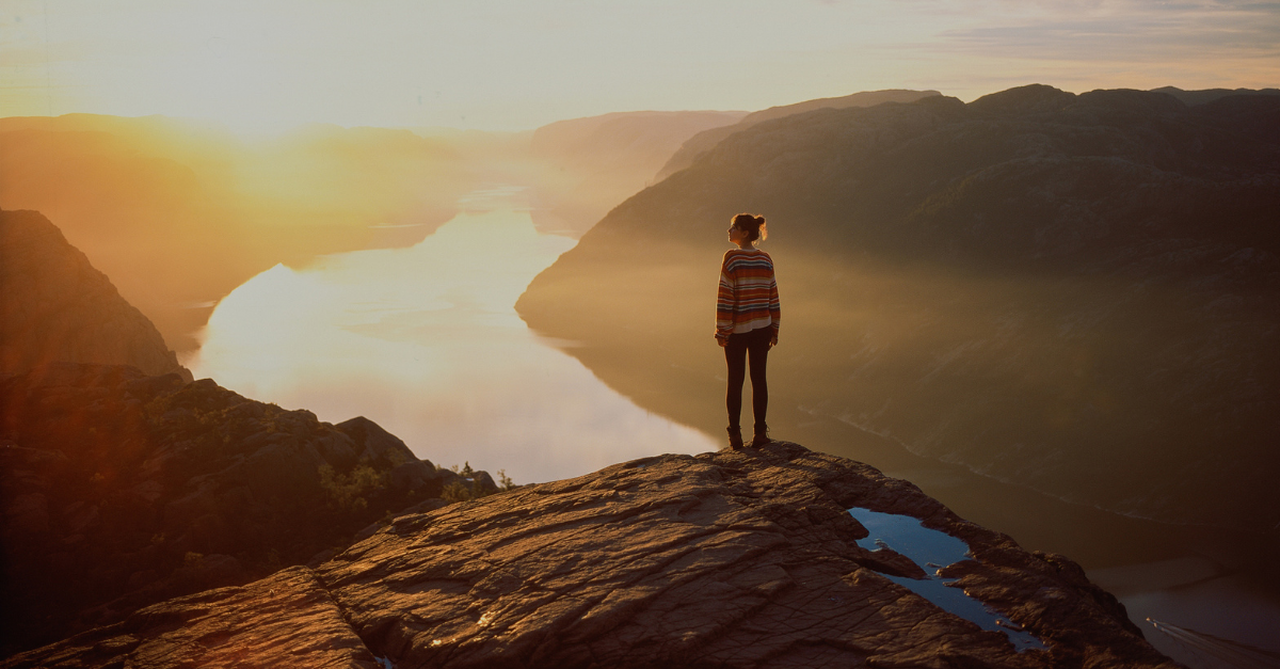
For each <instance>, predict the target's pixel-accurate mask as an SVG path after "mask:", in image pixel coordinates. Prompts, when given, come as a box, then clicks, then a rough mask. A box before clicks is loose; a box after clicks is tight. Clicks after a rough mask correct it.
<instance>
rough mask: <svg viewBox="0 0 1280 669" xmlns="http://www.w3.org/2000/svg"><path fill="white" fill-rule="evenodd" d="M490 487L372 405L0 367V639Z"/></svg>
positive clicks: (133, 603)
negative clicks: (285, 403) (410, 438)
mask: <svg viewBox="0 0 1280 669" xmlns="http://www.w3.org/2000/svg"><path fill="white" fill-rule="evenodd" d="M495 489H496V486H494V484H493V481H492V479H491V478H490V477H489V476H488V474H485V473H483V472H476V473H473V474H472V475H471V476H470V477H467V478H464V477H462V476H460V475H458V474H455V473H453V472H451V471H449V470H441V469H438V468H437V467H435V466H434V465H432V464H431V463H430V462H428V461H425V460H419V459H418V458H417V457H415V456H414V454H413V452H412V451H410V450H409V449H408V448H407V447H406V446H405V445H404V443H403V442H401V441H400V440H399V439H397V438H396V437H394V436H392V435H391V434H388V433H387V432H386V431H384V430H383V429H382V428H380V427H378V426H377V425H376V424H375V423H373V422H372V421H369V420H367V419H364V418H353V419H351V420H349V421H346V422H344V423H340V424H338V425H331V424H329V423H323V422H320V421H318V420H317V419H316V417H315V416H314V415H313V414H311V413H310V412H308V411H286V410H284V409H281V408H280V407H277V406H275V405H271V404H264V403H261V402H255V401H252V400H248V399H245V398H244V397H241V396H239V395H237V394H236V393H233V392H231V391H229V390H226V389H224V388H220V387H219V386H217V385H216V384H215V383H214V382H213V381H211V380H209V379H204V380H200V381H195V382H192V383H185V382H184V381H183V380H182V379H181V378H180V377H179V376H178V375H177V374H169V375H166V376H146V375H144V374H142V373H141V372H139V371H137V370H136V369H134V368H131V367H121V366H101V365H82V364H55V365H48V366H45V367H41V368H38V369H36V370H33V371H30V372H27V373H25V374H22V375H19V376H13V377H9V378H5V379H0V509H2V510H3V525H2V526H0V543H2V545H3V556H2V558H3V562H4V565H5V568H4V571H3V590H4V593H5V594H4V599H5V603H4V607H3V613H2V614H0V615H2V616H3V620H2V621H0V622H3V625H2V627H3V632H2V633H0V639H2V643H0V651H11V650H14V649H17V648H29V647H32V646H35V645H39V644H42V643H48V642H50V641H54V640H56V639H59V638H62V637H64V636H66V635H67V634H69V633H71V632H73V631H76V630H80V629H85V628H87V627H90V626H94V625H99V624H104V623H110V622H114V621H117V620H119V619H121V618H123V617H125V616H127V615H129V614H130V613H131V612H133V611H135V610H137V609H138V608H140V607H143V606H146V605H149V604H152V603H155V602H157V601H161V600H164V599H168V598H171V597H174V596H177V595H182V594H188V593H193V592H199V591H201V590H205V589H208V588H211V587H217V586H226V585H237V584H242V583H246V582H249V581H251V580H253V579H256V578H260V577H262V576H265V575H267V574H270V573H272V572H274V571H276V570H278V569H280V568H281V567H283V566H287V565H296V564H303V563H307V562H309V561H312V560H323V559H327V558H328V557H329V556H332V555H333V554H334V552H335V551H337V550H341V549H343V548H344V547H346V546H347V545H349V544H350V543H351V542H352V540H353V538H354V536H355V535H357V533H359V532H360V531H361V530H362V529H365V528H367V531H369V532H371V531H373V529H376V525H372V524H374V523H377V522H379V521H383V520H385V519H386V518H388V517H389V514H391V513H392V512H399V511H401V510H403V509H405V508H406V507H410V506H413V505H419V504H420V505H425V506H423V507H422V508H434V507H436V506H441V505H444V504H445V503H446V501H445V500H444V499H442V497H444V498H449V499H455V500H456V499H466V498H470V497H473V496H475V495H476V494H485V493H488V492H492V491H494V490H495Z"/></svg>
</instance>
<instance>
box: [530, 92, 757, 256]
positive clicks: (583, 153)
mask: <svg viewBox="0 0 1280 669" xmlns="http://www.w3.org/2000/svg"><path fill="white" fill-rule="evenodd" d="M745 115H746V112H732V111H730V112H723V111H682V112H655V111H643V112H620V113H614V114H604V115H603V116H592V117H588V118H579V119H572V120H568V121H558V122H556V123H552V124H550V125H545V126H542V127H541V128H538V129H537V130H536V131H534V133H533V137H532V140H531V144H530V154H531V158H532V160H533V161H534V162H535V165H536V168H537V169H536V171H534V172H532V173H531V175H530V176H531V177H532V178H533V179H534V181H535V184H536V185H535V191H534V192H535V194H536V198H537V201H536V203H535V207H534V210H533V212H532V213H533V220H534V223H535V224H536V225H537V226H538V228H539V229H540V230H543V231H549V232H559V233H563V234H568V235H570V236H573V237H577V236H579V235H581V234H582V233H584V232H586V231H587V230H588V229H590V228H591V226H593V225H595V224H596V223H597V222H598V221H599V220H600V219H601V218H603V217H604V215H605V214H607V213H609V210H610V209H612V208H614V207H615V206H617V205H618V204H620V203H621V202H622V201H623V200H625V199H627V198H629V197H631V196H632V195H635V194H636V193H638V192H639V191H640V190H642V189H643V188H644V187H645V186H648V185H649V184H650V183H651V182H652V180H653V175H654V174H655V173H656V172H657V171H658V169H659V168H661V167H662V165H663V164H665V163H666V162H667V160H668V159H669V158H670V157H671V154H673V153H675V151H676V150H677V149H679V148H680V145H681V144H683V143H684V141H685V140H687V139H689V138H690V137H691V136H694V135H695V134H696V133H699V132H703V131H706V130H707V129H708V128H716V127H721V126H725V125H730V124H732V123H734V122H736V121H738V120H739V119H741V118H742V117H743V116H745Z"/></svg>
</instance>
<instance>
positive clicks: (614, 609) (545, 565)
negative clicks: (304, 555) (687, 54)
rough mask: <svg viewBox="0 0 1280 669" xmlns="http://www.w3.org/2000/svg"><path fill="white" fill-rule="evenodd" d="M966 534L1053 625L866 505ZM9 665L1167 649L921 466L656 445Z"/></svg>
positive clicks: (339, 663) (143, 668)
mask: <svg viewBox="0 0 1280 669" xmlns="http://www.w3.org/2000/svg"><path fill="white" fill-rule="evenodd" d="M854 507H861V508H866V509H872V510H877V511H881V512H886V513H894V514H907V515H910V516H913V517H915V518H918V519H920V520H921V521H923V525H924V526H926V527H928V528H932V529H934V530H938V531H941V532H944V533H946V534H949V535H951V536H952V537H957V538H960V539H963V540H964V541H965V542H967V543H968V546H969V548H970V555H971V559H965V560H963V561H960V562H958V563H956V564H954V565H951V566H949V567H946V569H944V570H943V573H944V575H946V576H949V577H953V578H957V579H958V581H956V583H955V585H954V586H952V588H950V589H954V590H957V591H959V590H960V589H963V591H964V592H965V593H967V594H968V595H969V596H971V597H975V598H977V599H978V600H980V601H981V602H983V603H984V604H985V605H986V606H987V607H989V609H990V610H991V611H993V612H998V613H1000V614H1002V615H1003V616H1006V617H1007V618H1008V619H1009V620H1011V621H1012V622H1011V623H1009V625H1011V626H1013V627H1019V626H1020V627H1021V628H1022V629H1023V631H1024V632H1028V633H1030V634H1031V635H1033V636H1034V637H1036V638H1037V639H1038V643H1036V644H1034V645H1035V646H1036V647H1032V648H1026V647H1024V648H1023V649H1022V650H1019V649H1018V648H1015V646H1014V645H1013V644H1012V643H1010V641H1009V638H1008V637H1007V636H1006V635H1005V634H1004V633H1001V632H1000V631H984V630H982V629H980V628H979V626H978V625H976V624H974V623H972V622H970V621H968V620H965V619H963V618H960V617H957V616H956V615H953V614H951V613H949V612H947V611H945V610H943V609H942V608H939V607H938V606H936V605H934V604H932V603H930V602H929V601H926V600H925V599H923V598H921V597H920V596H917V595H915V594H913V592H912V591H911V590H910V589H908V588H907V587H904V586H903V585H900V583H903V582H907V581H911V580H913V579H915V580H919V579H922V578H925V574H924V573H922V570H921V569H920V568H919V567H918V566H916V565H914V564H913V563H911V561H910V560H908V559H906V558H905V557H904V556H903V555H901V554H900V553H897V552H895V551H894V550H893V549H892V548H879V549H868V548H864V547H862V546H860V545H859V541H861V540H865V539H868V538H869V536H868V534H869V533H868V529H867V528H866V527H864V526H863V525H862V524H860V523H859V522H858V521H857V520H855V519H854V517H853V516H852V515H851V514H850V513H849V512H848V509H850V508H854ZM0 666H2V667H5V668H6V669H18V668H27V667H53V666H65V667H72V666H74V667H108V666H129V667H135V668H136V669H161V668H164V667H181V666H299V667H301V666H307V667H313V666H314V667H320V666H324V667H367V668H369V669H374V668H375V667H379V666H381V667H386V666H391V667H401V668H404V667H556V668H557V669H572V668H576V667H610V668H613V669H618V668H627V667H710V666H715V667H823V666H841V667H863V666H866V667H870V666H875V667H913V668H914V667H937V668H939V669H942V668H950V667H973V668H977V667H1020V668H1021V667H1026V668H1030V667H1057V668H1064V669H1065V668H1075V667H1097V668H1102V667H1107V668H1114V667H1134V668H1137V667H1168V668H1169V669H1172V668H1173V667H1176V666H1178V665H1176V664H1174V663H1173V662H1171V661H1169V660H1168V659H1167V658H1164V657H1163V656H1161V655H1160V654H1158V653H1157V652H1155V651H1154V650H1153V649H1152V648H1151V647H1150V646H1149V645H1148V644H1147V643H1146V642H1145V641H1144V640H1143V639H1142V637H1141V634H1140V633H1139V632H1138V631H1137V629H1136V628H1134V627H1133V625H1132V624H1131V623H1129V622H1128V621H1127V619H1126V618H1125V613H1124V610H1123V607H1122V606H1121V605H1119V604H1118V603H1117V602H1116V600H1115V599H1114V598H1113V597H1111V596H1110V595H1109V594H1107V593H1106V592H1104V591H1102V590H1100V589H1099V588H1097V587H1096V586H1094V585H1092V584H1090V583H1089V581H1088V580H1087V579H1086V578H1085V576H1084V574H1083V572H1082V570H1081V569H1080V568H1079V567H1078V566H1077V565H1075V564H1074V563H1072V562H1071V561H1070V560H1068V559H1066V558H1064V557H1061V556H1057V555H1049V554H1042V553H1028V552H1026V551H1023V550H1022V549H1020V548H1019V547H1018V546H1017V544H1016V543H1014V541H1013V540H1012V539H1010V538H1009V537H1007V536H1003V535H1000V534H996V533H993V532H991V531H989V530H986V529H984V528H982V527H979V526H976V525H973V524H971V523H968V522H966V521H964V520H962V519H960V518H958V517H956V516H955V515H954V514H953V513H951V512H950V511H949V510H948V509H946V508H945V507H943V506H942V505H941V504H939V503H938V502H936V501H935V500H933V499H931V498H929V497H928V496H926V495H924V494H923V493H922V492H920V490H919V489H917V488H915V487H914V486H913V485H911V484H910V483H907V482H904V481H900V480H895V479H889V478H886V477H884V476H883V475H881V474H880V473H879V472H877V471H876V470H874V469H872V468H870V467H867V466H865V465H861V464H859V463H856V462H852V461H849V460H844V459H841V458H837V457H833V456H828V455H820V454H817V453H813V452H810V451H808V450H806V449H804V448H802V447H800V446H797V445H795V444H789V443H782V442H774V443H773V444H771V445H768V446H767V447H765V448H763V449H760V450H747V451H742V452H733V451H722V452H719V453H708V454H703V455H699V456H696V457H691V456H674V455H666V456H657V457H651V458H646V459H642V460H636V461H633V462H628V463H625V464H620V465H615V466H612V467H608V468H606V469H603V470H601V471H599V472H596V473H594V474H590V475H587V476H583V477H579V478H575V479H569V480H564V481H556V482H552V483H545V484H540V485H533V486H526V487H523V488H520V489H517V490H514V491H511V492H506V493H499V494H496V495H492V496H489V497H485V498H483V499H480V500H477V501H473V502H466V503H462V504H455V505H452V506H448V507H444V508H440V509H436V510H433V511H428V512H421V513H418V512H415V513H408V514H404V515H400V516H398V517H396V518H395V519H394V520H393V521H392V522H391V523H390V524H389V525H388V526H386V527H385V528H383V529H381V530H379V531H378V532H377V533H376V534H374V535H372V536H371V537H369V538H368V539H366V540H364V541H363V542H361V543H359V544H356V545H355V546H352V547H351V548H349V549H347V550H346V551H344V552H343V553H341V554H340V555H338V556H337V557H335V558H334V559H333V560H330V561H328V562H325V563H323V564H320V565H318V566H314V567H310V568H308V567H294V568H290V569H285V570H282V571H280V572H278V573H276V574H274V575H273V576H271V577H269V578H266V579H264V580H261V581H257V582H255V583H252V584H249V585H246V586H242V587H232V588H224V589H219V590H212V591H208V592H204V593H201V594H199V595H193V596H189V597H185V598H179V599H175V600H171V601H168V602H164V603H160V604H156V605H154V606H151V607H148V608H145V609H142V610H140V611H138V612H136V613H135V614H133V615H132V616H130V617H128V618H127V619H126V620H124V621H122V622H120V623H117V624H114V625H111V626H107V627H102V628H98V629H94V630H90V631H88V632H85V633H83V634H80V635H78V636H75V637H72V638H69V639H66V640H64V641H61V642H59V643H56V644H53V645H50V646H47V647H44V648H40V649H36V650H33V651H30V652H27V653H24V654H22V655H18V656H15V657H12V658H10V659H9V660H8V661H6V662H4V663H2V664H0Z"/></svg>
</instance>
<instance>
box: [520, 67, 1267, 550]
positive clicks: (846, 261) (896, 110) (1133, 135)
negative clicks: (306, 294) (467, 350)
mask: <svg viewBox="0 0 1280 669" xmlns="http://www.w3.org/2000/svg"><path fill="white" fill-rule="evenodd" d="M1277 128H1280V98H1277V97H1274V96H1266V95H1230V96H1226V97H1221V98H1219V99H1217V100H1214V101H1212V102H1209V103H1206V104H1203V105H1197V106H1194V107H1188V106H1187V105H1185V104H1184V103H1183V102H1181V101H1179V100H1178V99H1177V98H1175V97H1173V96H1170V95H1166V94H1162V93H1152V92H1140V91H1094V92H1091V93H1085V94H1081V95H1074V94H1071V93H1066V92H1063V91H1059V90H1056V89H1053V88H1050V87H1046V86H1027V87H1022V88H1016V89H1011V90H1008V91H1004V92H1001V93H997V94H994V95H989V96H986V97H984V98H981V99H978V100H975V101H974V102H972V103H969V104H964V103H962V102H960V101H958V100H955V99H953V98H947V97H940V96H932V97H928V98H925V99H922V100H919V101H917V102H914V103H910V104H896V103H889V104H883V105H879V106H876V107H870V108H848V109H819V110H815V111H811V112H807V113H803V114H795V115H791V116H787V117H784V118H779V119H774V120H771V121H765V122H762V123H759V124H757V125H756V126H754V127H752V128H749V129H747V130H745V131H742V132H738V133H735V134H733V135H731V136H730V137H727V138H726V139H724V140H723V141H721V142H720V143H719V144H718V145H716V147H715V148H714V149H712V150H710V151H708V152H707V153H705V154H703V155H702V156H701V157H699V158H698V159H697V160H696V161H694V163H693V164H692V165H691V166H690V167H689V168H688V169H686V170H683V171H680V172H677V173H675V174H673V175H671V176H670V177H669V178H667V179H666V180H664V181H662V182H660V183H658V184H656V185H654V186H652V187H650V188H649V189H647V190H645V191H644V192H642V193H639V194H637V195H636V196H635V197H633V198H631V199H630V200H628V201H627V202H625V203H623V204H622V205H620V206H619V207H618V208H617V209H615V210H614V211H612V212H611V213H610V214H609V215H608V216H607V217H606V218H605V219H604V220H602V221H601V222H600V224H599V225H597V226H596V227H595V228H594V229H593V230H591V231H590V232H589V233H587V234H586V235H584V236H583V238H582V240H581V242H580V243H579V245H578V246H577V247H576V248H574V249H572V250H571V251H569V252H567V253H565V254H564V255H563V256H561V258H560V259H559V260H558V261H557V262H556V263H555V264H554V265H552V266H551V267H549V268H548V269H547V270H546V271H544V272H543V273H542V274H541V275H540V276H539V277H538V278H537V279H535V280H534V282H533V283H532V284H531V285H530V287H529V289H528V291H527V292H526V293H525V294H524V296H522V298H521V300H520V302H519V303H518V305H517V308H518V310H519V312H520V313H521V315H522V316H523V317H524V318H525V319H526V321H528V322H529V324H530V325H531V327H533V328H535V329H537V330H539V331H540V332H542V333H544V334H547V335H550V336H552V337H556V338H559V339H563V340H567V341H571V342H576V344H575V345H574V346H572V347H568V348H566V351H567V352H570V353H571V354H573V355H575V356H577V357H579V358H580V359H582V360H583V361H584V362H585V363H586V364H587V365H588V366H589V367H591V368H592V369H593V370H594V371H595V372H596V373H597V374H598V375H599V376H600V377H601V378H602V379H604V380H605V381H606V382H607V383H609V384H610V385H611V386H613V387H615V388H617V389H619V390H620V391H622V392H623V393H625V394H627V395H629V396H631V397H632V398H633V399H635V400H636V401H637V402H639V403H640V404H641V405H642V406H645V407H647V408H650V409H652V410H656V411H660V412H662V413H664V414H665V415H668V416H672V417H674V418H676V419H677V420H680V421H682V422H685V423H688V424H691V425H695V426H699V427H702V428H704V429H706V430H707V431H708V432H711V433H718V432H720V431H721V430H722V429H723V421H724V419H723V411H724V410H723V400H722V397H723V388H722V384H723V380H721V379H723V369H722V367H723V364H724V363H723V360H722V358H721V355H720V353H719V350H718V349H716V348H715V346H714V343H713V342H712V339H711V331H712V318H713V316H712V303H713V299H714V290H715V289H714V282H715V278H716V271H717V268H718V263H719V259H720V255H721V253H722V252H723V251H724V250H725V249H726V248H727V242H726V241H725V239H724V237H725V232H724V230H725V228H726V227H727V226H728V221H729V219H730V217H731V216H732V215H733V214H735V213H737V212H740V211H751V212H758V213H762V214H764V215H766V216H767V217H768V219H769V221H770V227H771V228H772V236H771V237H770V239H769V240H768V241H767V242H766V243H765V245H764V248H766V249H768V250H769V251H770V252H771V253H773V254H774V257H775V260H776V261H777V263H778V273H779V281H780V283H781V291H782V299H783V326H782V337H781V344H780V346H779V348H778V349H776V350H775V352H774V353H773V354H771V358H770V359H771V387H770V390H771V391H772V392H771V394H772V406H773V407H774V408H773V409H771V411H770V416H771V424H773V425H774V428H775V433H777V434H779V435H780V436H782V437H784V438H786V437H787V435H791V434H795V435H799V438H806V437H805V435H806V433H805V432H804V430H806V429H807V428H806V427H805V426H806V425H808V424H809V422H811V421H813V420H814V419H816V418H819V417H821V418H827V419H831V420H838V421H842V422H844V423H847V424H850V425H854V426H857V427H859V428H861V429H864V430H868V431H871V432H875V433H877V434H880V435H884V436H887V437H890V438H892V439H896V440H898V441H899V442H900V443H902V444H903V445H904V446H905V447H906V448H908V449H910V450H911V451H913V452H915V453H918V454H921V455H925V456H929V457H932V458H937V459H941V460H945V461H949V462H960V463H964V464H966V465H968V466H969V467H970V468H971V469H972V470H974V471H976V472H980V473H983V474H987V475H989V476H992V477H996V478H999V479H1002V480H1006V481H1012V482H1015V483H1019V484H1023V485H1027V486H1031V487H1034V488H1036V489H1038V490H1041V491H1044V492H1046V493H1049V494H1052V495H1055V496H1060V497H1064V498H1066V499H1069V500H1072V501H1076V502H1080V503H1084V504H1090V505H1098V506H1101V507H1103V508H1106V509H1110V510H1113V511H1117V512H1122V513H1130V514H1137V515H1141V516H1147V517H1154V518H1159V519H1163V520H1169V521H1177V522H1199V523H1207V524H1223V525H1240V526H1247V527H1252V528H1258V529H1266V530H1274V528H1275V527H1277V523H1280V507H1277V506H1276V505H1275V504H1274V503H1273V500H1272V499H1271V497H1272V495H1271V487H1272V483H1271V482H1272V481H1274V480H1275V479H1276V478H1277V477H1278V476H1280V457H1277V455H1276V454H1275V451H1274V444H1275V443H1277V442H1278V441H1280V419H1278V418H1277V416H1280V341H1278V338H1280V228H1278V227H1277V226H1276V225H1275V220H1276V219H1275V212H1276V211H1280V137H1278V136H1277ZM638 240H642V241H643V244H642V246H637V241H638Z"/></svg>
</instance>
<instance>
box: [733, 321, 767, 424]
mask: <svg viewBox="0 0 1280 669" xmlns="http://www.w3.org/2000/svg"><path fill="white" fill-rule="evenodd" d="M772 339H773V328H769V327H765V328H759V329H757V330H752V331H750V332H743V333H741V334H731V335H729V343H728V344H726V345H725V347H724V359H725V361H726V362H728V363H729V392H728V394H727V395H726V396H725V405H726V407H727V408H728V409H729V427H738V426H739V425H740V424H741V423H740V422H739V421H740V420H741V419H742V381H743V378H744V377H745V376H746V371H747V370H746V368H747V358H748V355H749V356H750V359H751V413H752V417H753V418H755V431H756V432H763V431H764V430H765V428H766V424H765V413H766V412H767V411H768V409H769V382H768V381H766V380H765V363H766V362H768V360H769V342H770V341H771V340H772Z"/></svg>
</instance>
